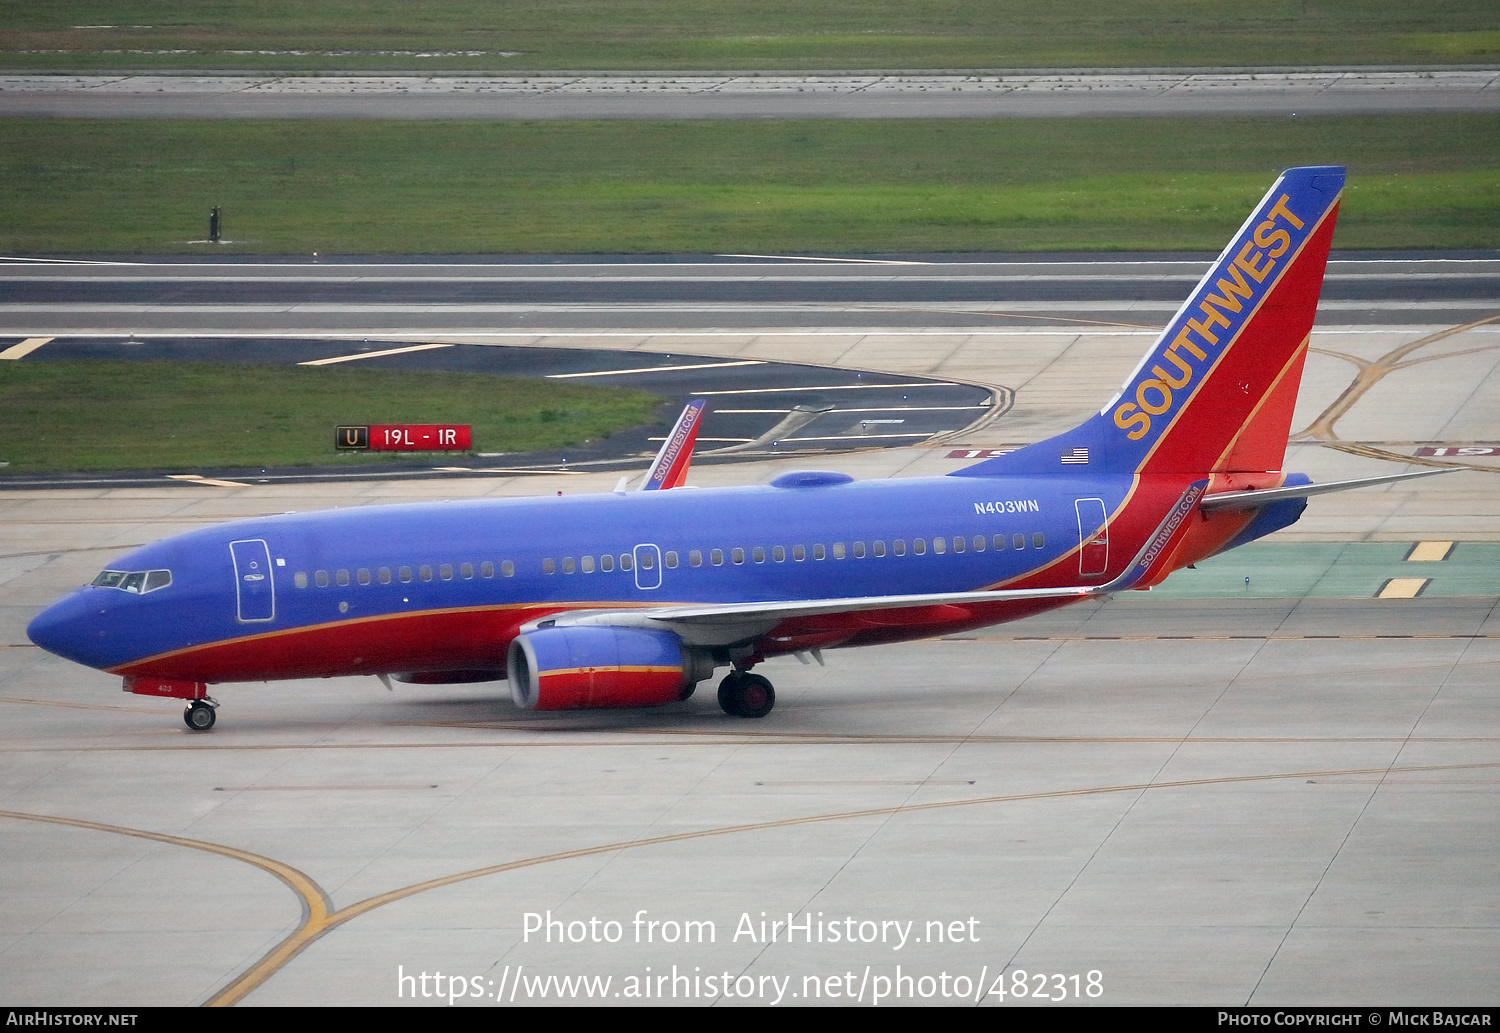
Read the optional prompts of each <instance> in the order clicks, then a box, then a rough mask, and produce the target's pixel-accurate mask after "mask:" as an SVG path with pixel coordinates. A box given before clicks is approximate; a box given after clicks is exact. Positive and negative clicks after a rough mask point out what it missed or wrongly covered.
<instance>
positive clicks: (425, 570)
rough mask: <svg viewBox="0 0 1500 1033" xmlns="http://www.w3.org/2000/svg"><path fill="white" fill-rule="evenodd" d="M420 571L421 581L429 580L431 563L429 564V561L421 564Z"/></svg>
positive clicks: (430, 577) (430, 578)
mask: <svg viewBox="0 0 1500 1033" xmlns="http://www.w3.org/2000/svg"><path fill="white" fill-rule="evenodd" d="M420 573H421V575H422V580H423V581H431V580H432V565H431V564H429V563H424V564H422V570H421V572H420Z"/></svg>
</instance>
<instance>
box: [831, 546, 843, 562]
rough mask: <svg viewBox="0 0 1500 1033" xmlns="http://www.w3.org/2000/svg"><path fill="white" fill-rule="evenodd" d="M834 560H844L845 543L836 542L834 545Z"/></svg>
mask: <svg viewBox="0 0 1500 1033" xmlns="http://www.w3.org/2000/svg"><path fill="white" fill-rule="evenodd" d="M833 558H834V559H836V560H841V559H843V558H844V543H843V542H834V543H833Z"/></svg>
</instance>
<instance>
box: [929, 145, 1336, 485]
mask: <svg viewBox="0 0 1500 1033" xmlns="http://www.w3.org/2000/svg"><path fill="white" fill-rule="evenodd" d="M1343 186H1344V170H1343V169H1342V168H1340V167H1337V166H1315V167H1309V168H1297V169H1289V170H1287V171H1286V172H1285V173H1283V174H1282V176H1281V178H1280V179H1278V180H1277V181H1276V183H1275V185H1274V186H1272V187H1271V189H1270V192H1268V193H1267V194H1266V196H1265V197H1264V198H1263V199H1262V200H1261V202H1260V204H1259V205H1257V206H1256V208H1255V211H1254V212H1253V213H1252V214H1251V216H1250V218H1249V219H1247V220H1246V221H1245V224H1244V225H1243V226H1241V227H1240V230H1239V232H1238V233H1236V234H1235V235H1234V238H1233V239H1232V240H1231V241H1230V242H1229V246H1228V247H1226V248H1225V249H1224V251H1223V253H1222V254H1220V255H1219V258H1218V260H1217V261H1216V262H1214V264H1213V266H1212V267H1211V268H1210V269H1209V271H1208V273H1207V274H1206V275H1205V276H1204V277H1203V279H1202V280H1200V281H1199V282H1198V286H1197V287H1195V288H1194V289H1193V292H1192V294H1190V295H1189V296H1188V300H1187V301H1186V302H1184V303H1183V305H1182V307H1181V308H1180V309H1178V310H1177V314H1176V315H1175V316H1174V317H1173V318H1172V321H1171V322H1170V323H1168V324H1167V328H1166V330H1165V331H1164V332H1163V333H1162V335H1161V337H1160V338H1159V339H1158V340H1157V342H1156V344H1155V345H1154V346H1153V347H1152V348H1151V350H1150V351H1149V352H1147V353H1146V356H1145V358H1143V359H1142V360H1141V362H1140V364H1139V365H1138V366H1136V368H1135V371H1134V372H1132V373H1131V375H1130V377H1129V378H1128V379H1127V380H1126V382H1125V386H1124V387H1123V388H1122V389H1121V391H1120V393H1119V394H1118V395H1116V396H1115V398H1114V399H1113V400H1112V401H1110V403H1109V404H1108V405H1107V406H1105V407H1104V408H1103V409H1102V410H1100V412H1099V413H1098V414H1097V415H1096V416H1094V417H1093V418H1091V419H1090V420H1088V421H1087V422H1086V423H1084V424H1082V425H1081V426H1079V427H1076V428H1074V429H1073V430H1071V431H1068V432H1067V433H1064V434H1060V435H1058V436H1056V437H1053V438H1048V439H1047V440H1045V441H1040V442H1037V443H1036V444H1034V445H1028V446H1027V447H1026V448H1023V449H1018V450H1017V451H1015V452H1012V453H1010V454H1008V455H1004V456H1000V457H998V458H995V459H990V460H986V461H985V462H982V463H979V464H977V465H975V466H971V467H968V468H966V469H964V470H959V471H956V473H955V474H954V476H967V477H992V476H997V475H1003V474H1012V473H1047V472H1072V473H1083V472H1087V471H1090V470H1092V471H1105V472H1110V473H1140V474H1188V475H1195V476H1196V475H1201V474H1207V473H1240V472H1244V473H1250V472H1263V471H1273V470H1279V469H1280V468H1281V463H1282V460H1283V459H1284V457H1285V455H1286V442H1287V435H1288V434H1289V432H1290V430H1291V420H1292V409H1293V407H1294V406H1295V405H1296V402H1297V388H1298V386H1299V384H1300V383H1301V380H1302V364H1303V361H1304V360H1305V359H1306V357H1307V342H1308V335H1309V333H1311V331H1312V324H1313V318H1314V316H1315V315H1316V313H1317V307H1318V295H1319V293H1320V292H1321V290H1322V287H1323V270H1324V268H1325V266H1326V264H1327V261H1328V249H1329V243H1330V241H1331V239H1332V236H1333V226H1334V221H1335V219H1336V217H1337V214H1338V205H1339V197H1340V193H1341V191H1342V190H1343Z"/></svg>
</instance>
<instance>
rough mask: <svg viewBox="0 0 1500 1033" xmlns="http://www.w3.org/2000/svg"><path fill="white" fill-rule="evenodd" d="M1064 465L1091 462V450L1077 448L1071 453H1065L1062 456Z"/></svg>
mask: <svg viewBox="0 0 1500 1033" xmlns="http://www.w3.org/2000/svg"><path fill="white" fill-rule="evenodd" d="M1062 461H1063V462H1064V463H1074V464H1077V463H1087V462H1088V461H1089V450H1088V449H1086V448H1075V449H1073V451H1071V452H1064V453H1063V456H1062Z"/></svg>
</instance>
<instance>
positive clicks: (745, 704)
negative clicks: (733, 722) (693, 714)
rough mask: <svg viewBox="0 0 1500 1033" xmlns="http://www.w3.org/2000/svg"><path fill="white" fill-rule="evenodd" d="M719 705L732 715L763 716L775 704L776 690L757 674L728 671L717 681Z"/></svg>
mask: <svg viewBox="0 0 1500 1033" xmlns="http://www.w3.org/2000/svg"><path fill="white" fill-rule="evenodd" d="M719 706H720V707H721V708H722V709H723V711H724V713H726V714H729V715H730V716H732V717H765V716H766V715H767V714H769V713H770V712H771V708H772V707H774V706H776V690H775V689H774V688H772V686H771V683H770V682H769V681H767V680H766V679H764V678H762V677H761V676H760V675H758V674H751V673H750V672H749V671H730V672H729V673H728V674H727V675H725V676H724V680H723V681H721V682H720V683H719Z"/></svg>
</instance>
